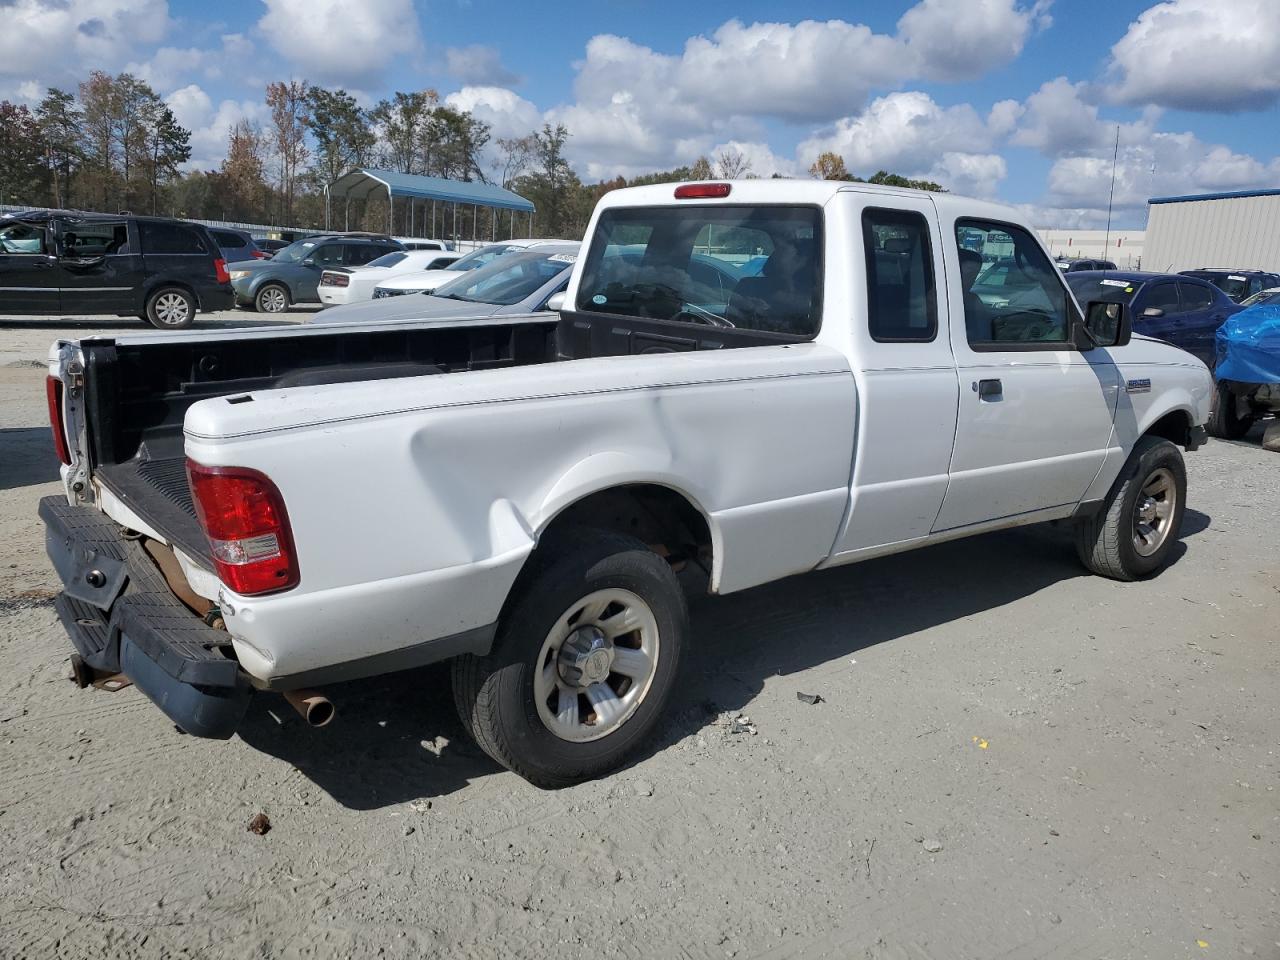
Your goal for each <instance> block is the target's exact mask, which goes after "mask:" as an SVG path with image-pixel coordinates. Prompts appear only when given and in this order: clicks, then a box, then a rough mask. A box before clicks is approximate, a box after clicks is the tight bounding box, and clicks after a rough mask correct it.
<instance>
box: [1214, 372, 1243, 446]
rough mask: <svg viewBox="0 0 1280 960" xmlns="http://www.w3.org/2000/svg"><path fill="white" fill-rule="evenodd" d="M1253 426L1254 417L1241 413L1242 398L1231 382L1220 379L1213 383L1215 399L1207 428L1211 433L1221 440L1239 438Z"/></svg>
mask: <svg viewBox="0 0 1280 960" xmlns="http://www.w3.org/2000/svg"><path fill="white" fill-rule="evenodd" d="M1251 426H1253V417H1252V416H1251V415H1248V414H1246V415H1245V416H1241V415H1240V398H1239V397H1237V396H1236V394H1235V391H1233V390H1232V389H1231V384H1229V383H1228V382H1227V381H1225V380H1219V381H1218V382H1217V383H1215V384H1214V385H1213V400H1212V403H1211V404H1210V407H1209V422H1208V423H1207V424H1205V428H1206V430H1207V431H1208V433H1209V435H1210V436H1212V437H1218V438H1219V439H1221V440H1239V439H1240V438H1241V437H1243V436H1244V435H1245V434H1246V433H1248V432H1249V428H1250V427H1251Z"/></svg>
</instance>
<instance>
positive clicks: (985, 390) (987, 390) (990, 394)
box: [975, 380, 1004, 401]
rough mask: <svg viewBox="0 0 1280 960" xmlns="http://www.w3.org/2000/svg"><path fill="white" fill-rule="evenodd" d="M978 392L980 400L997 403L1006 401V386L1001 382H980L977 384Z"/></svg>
mask: <svg viewBox="0 0 1280 960" xmlns="http://www.w3.org/2000/svg"><path fill="white" fill-rule="evenodd" d="M975 386H976V387H977V390H978V399H979V400H987V401H995V400H1003V399H1004V385H1003V384H1002V383H1001V382H1000V381H999V380H979V381H978V382H977V384H975Z"/></svg>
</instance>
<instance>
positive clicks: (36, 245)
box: [0, 223, 49, 254]
mask: <svg viewBox="0 0 1280 960" xmlns="http://www.w3.org/2000/svg"><path fill="white" fill-rule="evenodd" d="M48 252H49V249H48V247H47V246H46V245H45V232H44V230H43V228H41V227H35V226H32V225H31V224H29V223H8V224H5V225H4V226H3V227H0V253H32V254H42V253H48Z"/></svg>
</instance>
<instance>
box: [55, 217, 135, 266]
mask: <svg viewBox="0 0 1280 960" xmlns="http://www.w3.org/2000/svg"><path fill="white" fill-rule="evenodd" d="M128 242H129V227H128V225H127V224H125V223H124V221H120V222H118V223H116V222H106V221H101V222H99V221H94V222H84V221H82V222H80V223H68V224H67V225H66V226H65V227H64V228H63V230H62V253H63V256H67V257H74V258H77V259H82V260H83V259H88V258H93V257H105V256H107V255H108V254H113V253H120V252H122V250H123V252H125V253H127V252H128V250H125V249H124V248H125V247H126V246H127V244H128Z"/></svg>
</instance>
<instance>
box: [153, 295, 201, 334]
mask: <svg viewBox="0 0 1280 960" xmlns="http://www.w3.org/2000/svg"><path fill="white" fill-rule="evenodd" d="M195 317H196V298H195V297H193V296H192V295H191V294H190V293H188V292H187V291H186V290H183V289H182V288H181V287H161V288H160V289H159V290H157V291H156V292H155V293H153V294H151V296H150V298H148V300H147V314H146V319H147V322H148V323H150V324H151V325H152V326H153V327H159V328H160V329H161V330H182V329H184V328H186V327H189V326H191V322H192V321H193V320H195Z"/></svg>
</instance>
